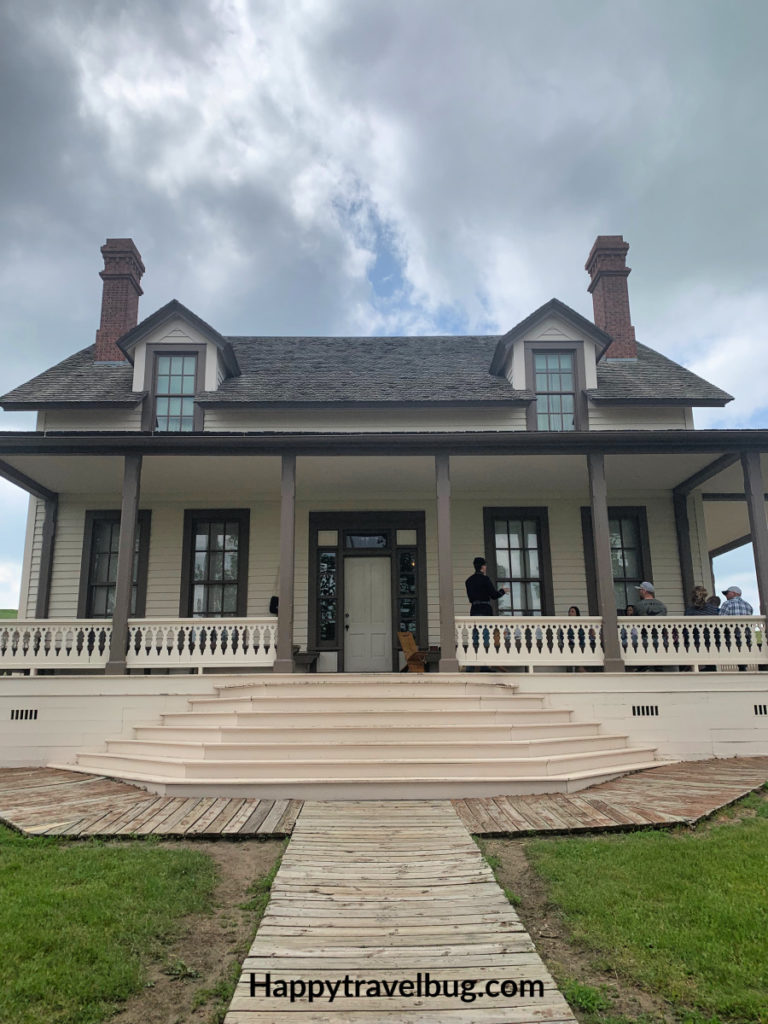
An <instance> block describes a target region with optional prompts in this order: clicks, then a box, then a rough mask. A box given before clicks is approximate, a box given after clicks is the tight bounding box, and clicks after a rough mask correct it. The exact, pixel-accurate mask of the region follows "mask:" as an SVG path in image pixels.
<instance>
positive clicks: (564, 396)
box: [533, 352, 576, 430]
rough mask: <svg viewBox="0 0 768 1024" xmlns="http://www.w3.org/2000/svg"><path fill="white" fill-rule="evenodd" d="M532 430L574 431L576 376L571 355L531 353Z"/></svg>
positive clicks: (571, 353) (565, 353)
mask: <svg viewBox="0 0 768 1024" xmlns="http://www.w3.org/2000/svg"><path fill="white" fill-rule="evenodd" d="M533 369H534V390H535V391H536V426H537V428H538V429H539V430H575V429H576V424H575V409H576V384H575V380H576V374H575V366H574V353H573V352H534V353H533Z"/></svg>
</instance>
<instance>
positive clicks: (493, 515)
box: [483, 505, 555, 618]
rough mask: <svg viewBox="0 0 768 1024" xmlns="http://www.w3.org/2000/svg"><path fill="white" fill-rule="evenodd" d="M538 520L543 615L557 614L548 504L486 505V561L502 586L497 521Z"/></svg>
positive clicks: (484, 511) (484, 510) (494, 577)
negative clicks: (497, 561)
mask: <svg viewBox="0 0 768 1024" xmlns="http://www.w3.org/2000/svg"><path fill="white" fill-rule="evenodd" d="M497 518H499V519H501V518H511V519H537V520H538V522H539V536H540V537H541V551H540V552H539V580H540V583H541V614H542V615H554V613H555V611H554V609H555V597H554V593H555V592H554V585H553V581H552V557H551V552H550V543H549V508H548V506H547V505H486V506H484V507H483V538H484V542H485V560H486V562H487V563H488V565H489V567H492V568H493V573H491V572H490V569H489V575H490V576H491V579H492V580H493V582H494V584H497V583H498V579H497V577H498V565H497V563H496V539H495V538H496V531H495V529H494V525H493V521H494V519H497ZM508 617H509V618H525V617H526V616H525V615H522V616H517V615H510V616H508Z"/></svg>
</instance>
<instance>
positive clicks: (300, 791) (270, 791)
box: [57, 673, 658, 800]
mask: <svg viewBox="0 0 768 1024" xmlns="http://www.w3.org/2000/svg"><path fill="white" fill-rule="evenodd" d="M479 675H480V674H479V673H478V674H476V675H475V676H474V678H473V679H472V680H469V679H468V677H467V676H461V675H459V676H438V675H435V676H433V677H432V678H430V679H424V677H423V676H421V677H420V678H419V679H417V680H415V681H413V680H412V679H411V678H409V677H407V678H403V679H401V678H398V677H396V676H394V677H393V676H392V675H379V676H376V675H366V676H357V677H344V678H343V679H340V678H339V677H338V676H336V677H327V678H326V677H320V676H289V677H286V676H282V677H275V678H274V680H273V679H270V678H268V677H264V678H263V679H259V680H258V681H254V680H253V677H251V678H250V679H243V678H242V677H240V678H238V677H230V678H228V679H227V680H226V681H222V682H221V683H219V684H218V685H217V686H216V691H217V695H216V696H215V697H212V698H211V697H206V698H201V697H198V696H194V697H190V700H189V710H188V711H186V712H183V713H175V714H166V715H163V716H161V720H160V723H159V724H158V723H152V724H150V723H147V724H142V725H138V726H136V727H135V728H134V729H133V730H132V733H131V735H130V736H124V737H120V738H115V739H112V740H109V741H107V743H106V745H105V749H104V750H102V751H98V752H96V751H94V752H83V753H81V754H79V755H78V757H77V761H76V766H74V767H76V769H77V770H78V771H82V772H87V773H93V774H99V775H106V776H108V777H111V778H119V779H124V780H126V781H131V782H134V783H137V784H139V785H142V786H144V787H146V788H147V789H150V790H151V791H153V792H156V793H167V794H173V795H179V796H194V795H201V796H230V797H231V796H242V797H258V798H261V799H266V798H271V799H286V798H288V799H304V798H312V799H323V800H328V799H398V798H402V797H405V798H434V797H452V798H460V797H480V796H486V795H494V794H498V793H510V794H514V793H547V792H568V791H573V790H576V789H581V788H583V787H585V786H589V785H593V784H595V783H596V782H602V781H605V780H607V779H611V778H615V777H616V776H617V775H620V774H622V773H625V772H628V771H636V770H638V769H641V768H647V767H649V766H651V765H654V764H657V763H658V762H657V761H656V760H655V758H654V751H653V749H651V748H646V747H631V746H630V745H629V743H628V741H627V737H626V736H621V735H611V734H607V733H603V732H602V731H601V729H600V726H599V723H596V722H574V721H573V720H572V712H570V711H568V710H566V709H553V708H549V707H547V698H546V696H545V695H544V694H530V693H526V694H525V695H520V694H518V693H517V692H516V687H515V683H514V676H509V677H505V678H504V679H503V680H500V679H498V677H495V678H494V677H489V678H488V679H487V680H481V679H479V678H478V677H479ZM57 767H59V766H57ZM68 767H69V768H72V767H73V766H72V765H69V766H68Z"/></svg>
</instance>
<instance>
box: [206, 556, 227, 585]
mask: <svg viewBox="0 0 768 1024" xmlns="http://www.w3.org/2000/svg"><path fill="white" fill-rule="evenodd" d="M223 575H224V556H223V555H222V554H221V553H220V552H214V553H212V554H211V555H210V557H209V559H208V579H209V580H220V579H221V578H222V577H223Z"/></svg>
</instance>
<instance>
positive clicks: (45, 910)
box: [0, 827, 217, 1024]
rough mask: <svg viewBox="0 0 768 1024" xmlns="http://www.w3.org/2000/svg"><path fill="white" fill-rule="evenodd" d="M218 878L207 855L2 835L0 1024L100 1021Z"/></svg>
mask: <svg viewBox="0 0 768 1024" xmlns="http://www.w3.org/2000/svg"><path fill="white" fill-rule="evenodd" d="M216 876H217V871H216V865H215V864H214V862H213V860H212V859H211V858H210V857H208V856H206V855H205V854H202V853H197V852H196V851H192V850H188V849H174V848H173V847H172V846H170V845H160V844H158V843H152V842H144V841H135V842H129V843H122V844H110V845H105V844H103V843H99V842H82V843H81V842H76V843H75V842H71V841H69V842H68V841H64V840H46V839H28V838H22V837H21V836H18V835H16V834H15V833H13V832H10V831H9V830H7V829H5V828H2V827H0V1020H2V1022H3V1024H97V1022H100V1021H103V1020H105V1019H107V1018H108V1017H109V1016H110V1015H111V1014H112V1012H113V1011H114V1009H115V1007H116V1006H117V1005H119V1004H121V1003H122V1002H123V1001H124V1000H126V999H127V998H128V997H129V996H131V995H132V994H134V993H136V992H138V991H140V990H141V989H142V987H143V986H144V984H145V968H146V965H147V963H148V962H149V961H151V960H152V959H153V958H157V957H159V956H160V955H161V952H162V948H163V945H164V944H165V943H167V942H168V941H169V940H172V939H173V938H174V936H175V934H176V933H177V931H178V927H179V922H180V920H181V919H182V918H183V917H184V916H185V915H188V914H192V913H195V912H201V911H207V910H209V908H210V906H211V897H212V893H213V890H214V886H215V883H216Z"/></svg>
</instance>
